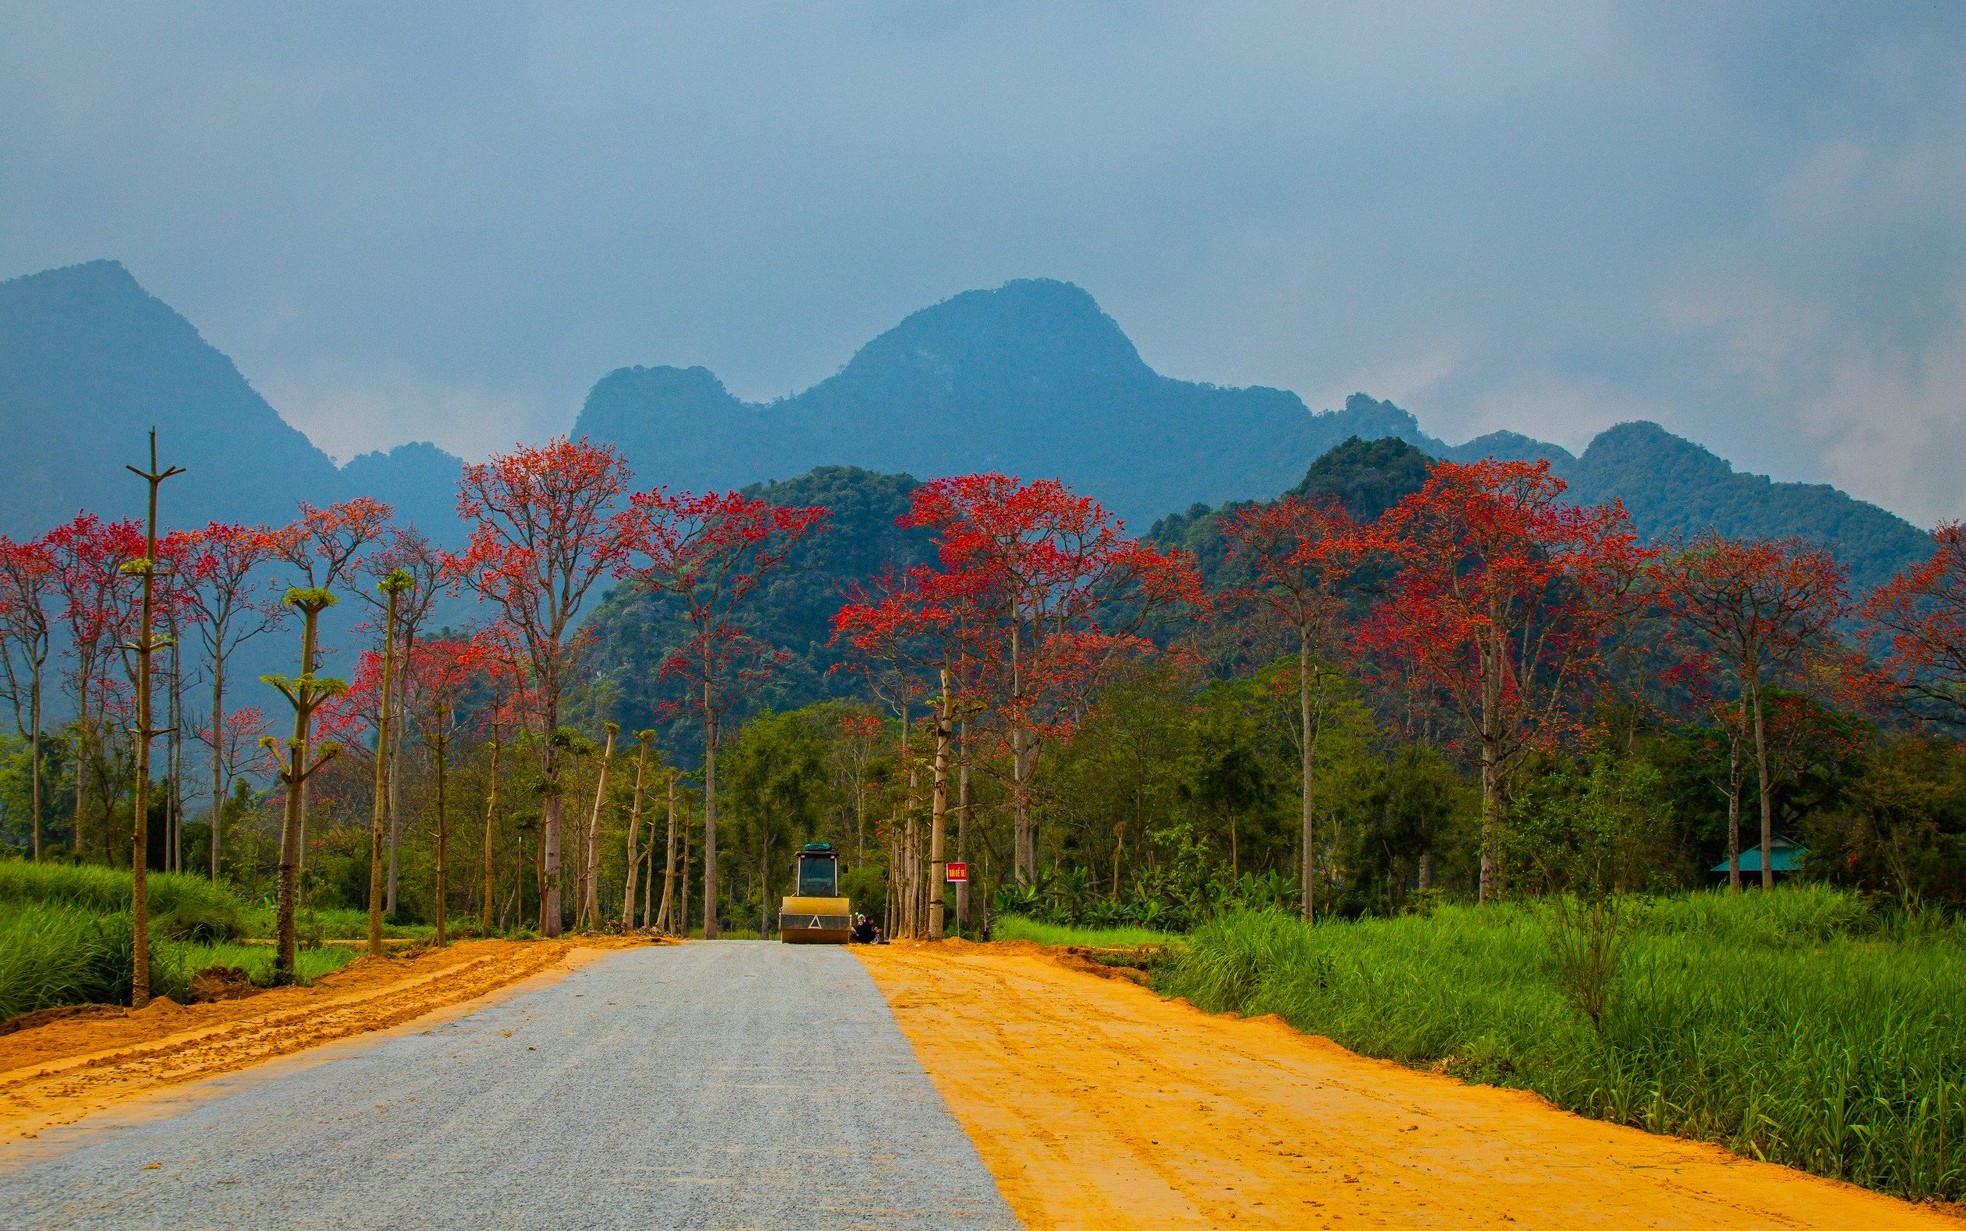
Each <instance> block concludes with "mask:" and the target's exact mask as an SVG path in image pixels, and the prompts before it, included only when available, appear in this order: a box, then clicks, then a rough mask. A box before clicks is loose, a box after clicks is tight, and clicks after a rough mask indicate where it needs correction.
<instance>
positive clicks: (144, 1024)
mask: <svg viewBox="0 0 1966 1231" xmlns="http://www.w3.org/2000/svg"><path fill="white" fill-rule="evenodd" d="M638 943H647V942H645V941H639V940H634V939H621V938H614V937H592V936H587V937H579V938H566V939H561V940H540V941H524V942H521V941H509V940H472V941H462V942H459V943H457V944H454V945H450V946H447V947H445V948H442V949H430V950H426V951H422V952H419V953H417V954H415V955H413V956H404V957H389V956H384V957H380V958H373V957H366V956H365V957H360V958H357V959H356V960H355V961H353V962H350V963H349V964H348V965H346V966H344V967H342V968H341V969H340V970H338V971H336V972H334V973H333V974H331V975H328V976H326V977H324V978H321V979H319V980H316V981H315V983H314V984H313V985H312V986H309V987H289V988H276V989H272V990H268V991H262V992H259V993H257V994H254V995H249V996H244V997H242V998H239V999H231V1000H221V1001H217V1002H214V1003H211V1004H194V1005H178V1004H174V1003H173V1002H171V1001H170V1000H167V999H159V1000H155V1001H152V1002H151V1004H150V1005H149V1007H147V1008H144V1009H136V1010H132V1009H120V1008H104V1007H82V1008H77V1009H73V1010H59V1009H57V1010H48V1011H46V1012H44V1013H42V1014H33V1015H30V1016H29V1017H27V1018H24V1019H17V1023H18V1025H19V1026H21V1027H23V1028H19V1029H15V1030H12V1031H11V1032H9V1033H6V1034H0V1144H4V1143H6V1142H8V1141H14V1140H18V1139H21V1138H28V1137H35V1136H38V1135H39V1134H40V1133H41V1132H42V1131H43V1130H45V1129H47V1128H50V1127H52V1126H55V1125H60V1124H68V1123H72V1122H74V1121H76V1120H79V1119H81V1118H82V1117H83V1116H85V1115H87V1114H89V1113H90V1112H93V1111H98V1110H101V1109H103V1108H105V1107H109V1106H112V1105H115V1104H119V1103H125V1102H129V1101H131V1100H134V1099H140V1098H142V1097H144V1096H146V1095H149V1094H152V1093H154V1092H156V1091H159V1090H162V1089H165V1088H167V1087H171V1086H176V1085H179V1084H181V1083H184V1082H188V1081H195V1080H198V1079H200V1078H205V1077H212V1076H216V1075H218V1074H220V1073H226V1072H230V1071H232V1070H234V1069H241V1068H245V1067H247V1066H249V1065H254V1064H259V1063H261V1062H263V1061H267V1060H272V1059H274V1058H276V1057H279V1056H284V1055H288V1054H289V1053H292V1052H296V1051H300V1050H302V1049H304V1048H309V1047H314V1046H317V1045H319V1044H322V1043H327V1042H331V1041H333V1040H335V1039H343V1038H348V1037H349V1036H351V1035H359V1034H366V1033H368V1032H370V1031H374V1030H383V1029H387V1028H389V1027H391V1026H396V1025H400V1024H402V1023H404V1022H407V1021H411V1020H413V1019H415V1018H418V1017H421V1016H423V1015H425V1014H427V1013H430V1012H432V1011H434V1010H437V1009H443V1008H447V1007H450V1006H453V1005H458V1004H462V1003H463V1002H465V1001H469V1000H475V999H477V998H478V997H481V996H484V995H486V994H488V993H491V992H494V991H497V990H499V989H501V988H504V987H507V986H509V985H511V984H514V983H517V982H519V981H521V980H523V979H528V978H531V977H533V976H535V975H540V974H543V973H545V972H548V971H551V970H554V969H555V968H558V969H561V970H565V969H571V968H572V967H573V966H574V965H577V964H578V963H579V962H581V961H582V960H585V959H586V958H588V957H592V956H597V955H598V954H599V953H600V952H601V951H603V950H606V949H615V948H622V947H626V946H632V945H635V944H638Z"/></svg>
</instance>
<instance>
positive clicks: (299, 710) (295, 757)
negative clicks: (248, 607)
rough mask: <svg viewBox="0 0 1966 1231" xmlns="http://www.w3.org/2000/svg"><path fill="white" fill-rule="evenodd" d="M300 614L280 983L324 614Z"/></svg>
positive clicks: (278, 936)
mask: <svg viewBox="0 0 1966 1231" xmlns="http://www.w3.org/2000/svg"><path fill="white" fill-rule="evenodd" d="M301 617H302V618H301V633H300V662H301V678H300V679H299V680H297V681H295V684H294V687H295V689H296V692H297V694H298V697H297V703H296V704H295V705H294V736H293V742H292V743H291V744H290V745H289V746H288V748H287V772H286V773H285V774H284V775H283V777H285V778H286V780H287V811H286V816H285V817H284V819H283V821H282V823H281V825H280V882H279V888H278V890H277V891H276V894H277V896H276V900H275V908H274V909H275V911H276V913H277V915H278V921H277V922H276V924H275V926H274V944H275V949H274V957H273V981H274V982H275V983H280V984H287V983H292V982H293V981H294V950H295V948H296V946H295V943H294V942H295V938H294V897H295V890H296V889H297V887H298V886H297V884H296V880H297V877H298V875H299V869H300V827H301V824H302V823H303V820H304V813H303V811H302V808H303V804H302V800H303V799H304V798H305V795H304V793H303V792H304V788H305V787H306V785H307V728H308V720H309V718H310V717H312V715H313V712H314V711H313V706H312V704H311V703H310V698H309V697H308V695H307V694H308V690H309V689H310V688H311V684H310V683H309V681H311V680H312V679H313V678H314V669H313V662H314V641H315V637H316V635H317V631H318V629H319V626H320V618H321V613H320V610H319V609H318V608H316V607H314V606H312V605H309V606H307V607H304V608H302V610H301Z"/></svg>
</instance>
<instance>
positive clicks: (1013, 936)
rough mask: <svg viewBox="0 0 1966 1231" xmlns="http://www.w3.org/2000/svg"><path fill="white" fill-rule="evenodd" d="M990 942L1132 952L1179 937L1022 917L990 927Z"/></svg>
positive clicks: (1008, 917)
mask: <svg viewBox="0 0 1966 1231" xmlns="http://www.w3.org/2000/svg"><path fill="white" fill-rule="evenodd" d="M990 938H991V939H992V940H1029V941H1035V942H1037V943H1038V944H1041V945H1084V946H1085V947H1087V948H1089V949H1132V948H1138V947H1139V946H1141V945H1167V944H1175V943H1178V942H1179V941H1180V940H1181V939H1182V938H1181V937H1179V936H1176V935H1174V934H1173V933H1171V932H1155V931H1152V930H1150V929H1148V928H1081V927H1071V926H1069V925H1067V924H1062V923H1039V922H1038V921H1037V920H1035V919H1026V918H1025V917H1024V916H1022V915H1001V916H999V917H998V918H997V919H996V920H995V921H994V922H993V923H992V924H991V926H990Z"/></svg>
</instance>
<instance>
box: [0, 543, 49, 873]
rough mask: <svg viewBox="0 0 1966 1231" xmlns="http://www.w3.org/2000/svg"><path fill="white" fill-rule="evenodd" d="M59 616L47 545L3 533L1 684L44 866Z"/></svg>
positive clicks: (34, 838) (0, 564) (38, 855)
mask: <svg viewBox="0 0 1966 1231" xmlns="http://www.w3.org/2000/svg"><path fill="white" fill-rule="evenodd" d="M58 618H59V609H58V607H57V606H56V586H55V562H54V558H53V556H52V555H51V553H50V552H49V551H48V547H47V544H46V543H44V542H39V541H37V542H32V543H16V542H15V541H14V540H12V539H10V538H8V537H6V536H5V535H0V685H4V687H5V688H6V690H7V700H8V702H9V703H10V704H11V706H12V707H13V711H14V729H15V730H16V731H18V732H19V733H20V735H21V738H23V739H25V740H27V748H28V760H29V762H30V764H29V768H28V809H29V811H30V812H31V813H32V819H31V821H30V822H29V824H30V829H31V831H32V833H31V843H32V848H33V854H34V862H36V863H39V862H41V821H42V817H43V814H44V813H45V811H46V808H45V806H44V805H43V803H42V800H41V701H42V686H43V683H44V681H45V678H46V674H47V666H48V651H49V648H50V646H51V645H52V641H51V638H50V632H51V630H52V629H53V627H54V622H55V621H56V619H58Z"/></svg>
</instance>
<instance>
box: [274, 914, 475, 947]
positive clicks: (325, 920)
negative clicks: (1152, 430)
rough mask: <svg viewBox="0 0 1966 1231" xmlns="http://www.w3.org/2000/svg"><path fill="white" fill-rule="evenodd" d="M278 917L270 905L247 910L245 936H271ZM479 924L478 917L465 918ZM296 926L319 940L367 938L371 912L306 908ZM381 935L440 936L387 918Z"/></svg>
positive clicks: (424, 926) (426, 926)
mask: <svg viewBox="0 0 1966 1231" xmlns="http://www.w3.org/2000/svg"><path fill="white" fill-rule="evenodd" d="M276 922H277V920H276V919H275V916H274V911H273V908H272V907H271V906H256V907H253V908H252V909H251V910H248V911H247V912H246V918H245V923H246V929H247V930H246V935H248V936H258V937H261V938H265V939H271V938H272V936H273V934H274V931H275V923H276ZM461 922H463V923H469V924H471V925H473V926H474V927H475V926H476V924H477V922H478V920H477V917H476V916H473V917H471V918H469V919H465V920H462V921H461ZM295 927H296V930H298V931H299V932H300V934H301V936H302V937H303V939H305V938H307V937H309V936H310V935H311V936H312V937H314V938H317V939H320V940H367V939H368V938H369V912H368V911H366V910H358V909H354V908H348V907H331V908H329V909H326V910H313V909H309V908H305V907H303V908H302V909H301V910H300V911H299V912H298V914H297V916H296V918H295ZM457 930H458V928H457V923H456V922H454V923H453V924H452V926H451V932H452V934H455V933H456V932H457ZM382 934H383V935H384V936H386V937H391V938H394V939H399V940H430V939H432V938H433V937H435V936H436V935H437V929H436V928H435V927H433V926H432V925H430V924H427V923H392V922H390V921H389V920H387V919H385V920H383V923H382Z"/></svg>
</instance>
